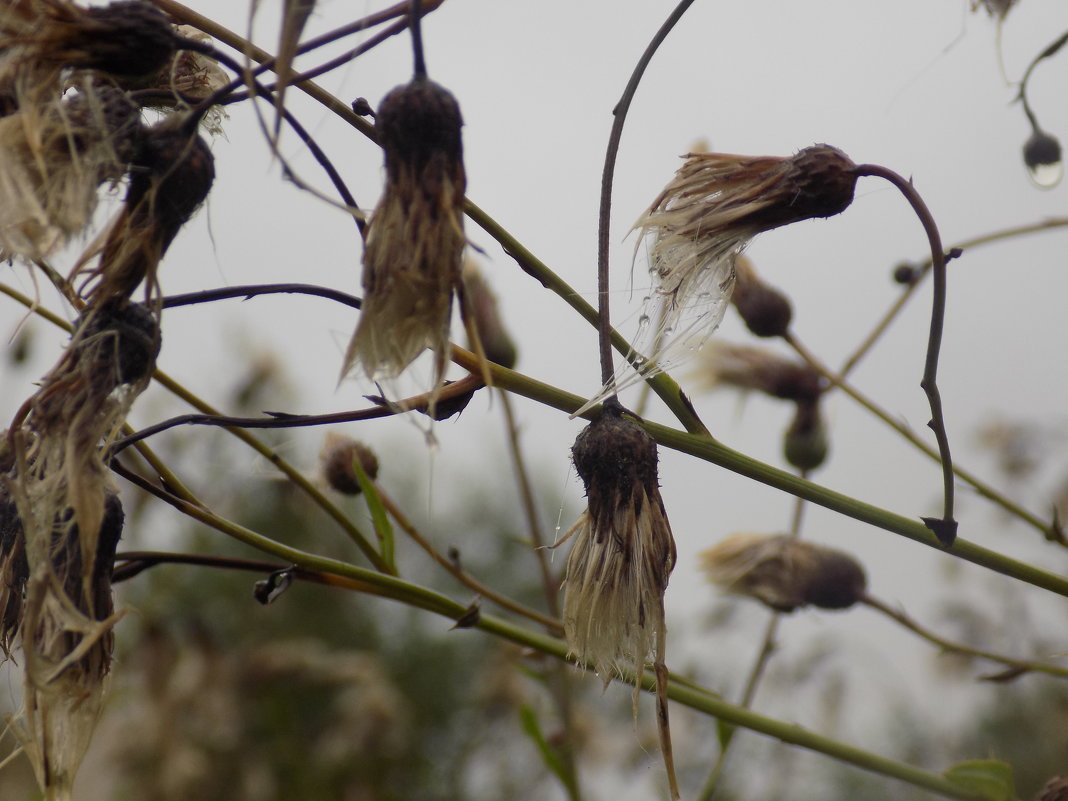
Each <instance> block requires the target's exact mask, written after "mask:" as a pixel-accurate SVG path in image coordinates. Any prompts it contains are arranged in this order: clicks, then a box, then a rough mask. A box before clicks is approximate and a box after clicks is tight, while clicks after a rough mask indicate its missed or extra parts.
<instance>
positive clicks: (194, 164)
mask: <svg viewBox="0 0 1068 801" xmlns="http://www.w3.org/2000/svg"><path fill="white" fill-rule="evenodd" d="M187 122H188V120H187V119H186V118H185V117H183V116H175V117H171V118H168V119H166V120H164V121H163V122H161V123H159V124H157V125H155V126H153V127H152V128H149V129H147V130H145V131H144V133H143V134H142V137H141V143H140V146H139V148H138V152H137V154H136V155H135V157H134V159H133V162H132V165H131V169H130V186H129V190H128V191H127V193H126V204H125V206H124V208H123V211H122V214H121V215H120V216H119V218H118V220H117V221H116V222H115V224H114V225H113V226H112V228H111V231H110V232H109V234H108V237H107V241H106V242H105V243H104V248H103V252H102V253H101V256H100V264H99V266H98V267H97V268H96V270H95V272H96V273H97V274H99V276H100V281H99V283H98V284H97V285H96V286H95V287H94V288H93V290H92V293H91V296H90V297H91V299H92V300H95V301H97V302H110V301H112V300H114V299H116V298H120V299H122V298H129V297H130V295H132V294H133V291H134V290H135V289H136V288H137V285H138V284H140V283H141V281H142V280H147V283H148V286H147V287H146V292H149V293H151V292H152V291H153V290H154V289H155V283H156V269H157V267H158V266H159V261H160V259H162V258H163V254H164V253H166V251H167V248H168V247H170V244H171V242H172V241H173V240H174V237H175V236H177V234H178V231H179V230H181V227H182V226H183V225H184V224H185V223H186V222H188V221H189V218H190V217H192V216H193V213H194V212H195V211H196V210H197V209H198V208H199V207H200V204H201V203H203V202H204V200H205V198H207V196H208V192H209V191H210V189H211V185H212V182H213V181H214V180H215V161H214V158H213V157H212V155H211V150H210V148H209V147H208V145H207V143H206V142H205V141H204V140H203V139H202V138H201V137H200V136H198V135H197V134H196V133H195V132H191V131H189V130H188V125H187Z"/></svg>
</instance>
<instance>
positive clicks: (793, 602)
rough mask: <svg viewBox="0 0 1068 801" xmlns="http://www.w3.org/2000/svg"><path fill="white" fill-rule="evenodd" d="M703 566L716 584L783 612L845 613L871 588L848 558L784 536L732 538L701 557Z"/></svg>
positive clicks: (851, 559) (740, 536) (754, 535)
mask: <svg viewBox="0 0 1068 801" xmlns="http://www.w3.org/2000/svg"><path fill="white" fill-rule="evenodd" d="M701 562H702V566H703V567H704V569H705V571H706V573H707V574H708V577H709V579H710V580H711V581H712V583H713V584H716V585H718V586H720V587H722V588H723V589H725V590H726V591H728V592H731V593H736V594H738V595H746V596H748V597H750V598H755V599H756V600H758V601H760V602H761V603H763V604H765V605H767V606H769V607H771V608H772V609H775V610H777V611H780V612H793V611H794V610H795V609H798V608H800V607H803V606H809V605H811V606H816V607H819V608H821V609H847V608H848V607H850V606H852V605H853V604H855V603H857V602H858V601H860V600H861V599H862V598H863V597H864V594H865V591H866V590H867V584H868V581H867V577H866V576H865V574H864V568H862V567H861V566H860V563H858V562H857V561H856V560H855V559H854V558H853V557H852V556H850V555H849V554H847V553H844V552H843V551H838V550H835V549H833V548H827V547H824V546H821V545H813V544H811V543H808V542H802V541H801V540H798V539H796V538H793V537H789V536H787V535H785V534H782V535H776V536H766V535H762V534H733V535H731V536H730V537H728V538H727V539H725V540H723V541H722V542H720V543H719V544H718V545H715V546H713V547H711V548H709V549H708V550H706V551H705V552H704V553H702V554H701Z"/></svg>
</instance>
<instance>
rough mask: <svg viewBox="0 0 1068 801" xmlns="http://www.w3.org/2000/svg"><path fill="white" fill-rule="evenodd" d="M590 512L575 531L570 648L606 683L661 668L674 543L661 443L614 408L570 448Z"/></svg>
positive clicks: (567, 598) (567, 602) (568, 608)
mask: <svg viewBox="0 0 1068 801" xmlns="http://www.w3.org/2000/svg"><path fill="white" fill-rule="evenodd" d="M572 455H573V457H574V461H575V469H576V470H577V471H578V474H579V477H580V478H582V481H583V484H585V487H586V498H587V501H588V503H589V506H588V508H587V509H586V511H585V512H584V513H583V515H582V517H581V518H579V521H578V522H577V523H576V524H575V526H574V527H573V529H572V532H571V536H572V537H573V538H574V544H573V545H572V546H571V554H570V556H568V560H567V579H566V582H565V584H564V590H565V591H564V629H565V633H566V635H567V642H568V646H569V647H570V648H571V651H572V653H574V654H575V656H576V657H578V658H579V659H581V660H582V661H584V662H586V663H587V664H588V665H589V666H590V667H592V668H593V669H594V670H595V671H596V672H597V674H598V675H599V676H601V677H602V678H603V679H604V680H605V682H606V683H607V682H608V681H609V680H610V679H611V678H612V676H613V675H614V674H616V673H618V669H619V666H620V665H621V664H625V665H627V666H629V667H631V668H632V669H633V670H634V671H635V672H636V673H637V674H638V675H641V672H642V670H643V669H644V667H645V664H646V663H647V662H648V661H650V658H651V657H652V658H654V659H655V661H658V662H659V661H663V654H662V649H663V639H664V592H665V590H666V589H667V584H668V577H669V576H670V575H671V571H672V568H674V566H675V541H674V539H673V538H672V536H671V526H670V524H669V523H668V519H667V514H666V512H665V511H664V502H663V500H661V498H660V488H659V481H658V478H657V454H656V443H655V442H654V441H653V439H652V437H650V436H649V435H648V434H647V433H646V432H645V430H644V429H642V427H641V426H639V425H638V424H637V423H635V422H634V421H632V420H630V419H628V418H627V417H625V416H623V415H622V414H621V413H619V412H617V411H616V410H615V408H613V407H611V406H609V407H608V409H607V410H606V411H605V412H604V413H603V414H602V415H601V416H600V417H599V418H597V420H596V421H594V422H593V423H591V424H590V425H589V426H587V427H586V428H585V429H584V430H583V431H582V433H581V434H579V436H578V439H576V440H575V445H574V447H573V449H572Z"/></svg>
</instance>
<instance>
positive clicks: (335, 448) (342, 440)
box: [319, 431, 378, 495]
mask: <svg viewBox="0 0 1068 801" xmlns="http://www.w3.org/2000/svg"><path fill="white" fill-rule="evenodd" d="M355 462H359V464H360V467H361V468H362V469H363V472H364V473H365V474H367V477H368V478H370V479H371V480H372V481H374V479H375V478H377V476H378V457H377V456H375V453H374V451H372V450H371V449H370V448H368V447H367V446H366V445H364V444H363V443H362V442H358V441H356V440H354V439H351V438H350V437H346V436H343V435H341V434H336V433H334V432H333V431H329V432H327V434H326V441H325V442H324V443H323V449H322V451H320V453H319V464H320V469H321V470H322V473H323V478H325V479H326V483H327V484H329V485H330V487H331V489H334V490H337V491H338V492H341V493H344V494H345V495H359V494H360V493H361V492H362V491H363V488H362V487H361V486H360V481H359V479H358V478H357V477H356V470H355V468H354V467H353V464H354V463H355Z"/></svg>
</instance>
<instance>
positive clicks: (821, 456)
mask: <svg viewBox="0 0 1068 801" xmlns="http://www.w3.org/2000/svg"><path fill="white" fill-rule="evenodd" d="M829 448H830V445H829V443H828V442H827V427H826V426H825V425H824V424H823V417H822V416H821V415H820V408H819V403H818V402H817V401H802V402H800V403H798V404H797V413H796V414H795V415H794V419H793V421H792V422H791V423H790V427H789V428H788V429H786V435H785V436H784V437H783V454H784V455H785V456H786V461H787V462H789V463H790V464H792V465H793V466H794V467H796V468H798V469H799V470H815V469H816V468H817V467H819V466H820V465H821V464H823V462H824V461H825V460H826V459H827V451H828V450H829Z"/></svg>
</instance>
